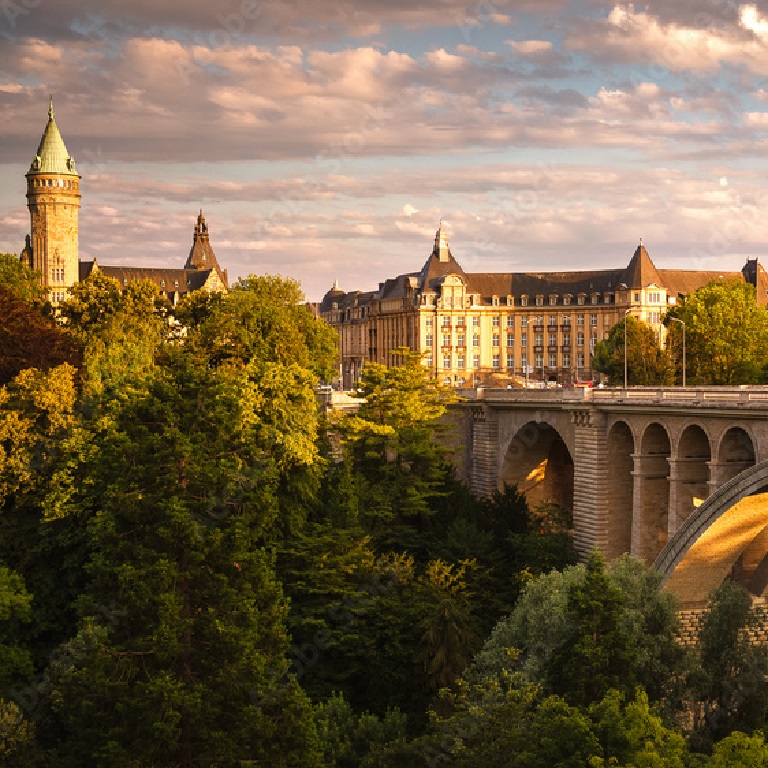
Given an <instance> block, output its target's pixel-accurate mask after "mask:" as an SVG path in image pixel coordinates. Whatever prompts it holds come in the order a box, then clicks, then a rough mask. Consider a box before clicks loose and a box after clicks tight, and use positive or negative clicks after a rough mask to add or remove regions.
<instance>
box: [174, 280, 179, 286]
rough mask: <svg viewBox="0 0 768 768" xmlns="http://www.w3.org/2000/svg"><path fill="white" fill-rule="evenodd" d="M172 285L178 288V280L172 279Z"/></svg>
mask: <svg viewBox="0 0 768 768" xmlns="http://www.w3.org/2000/svg"><path fill="white" fill-rule="evenodd" d="M173 286H174V288H178V287H179V281H178V280H174V281H173Z"/></svg>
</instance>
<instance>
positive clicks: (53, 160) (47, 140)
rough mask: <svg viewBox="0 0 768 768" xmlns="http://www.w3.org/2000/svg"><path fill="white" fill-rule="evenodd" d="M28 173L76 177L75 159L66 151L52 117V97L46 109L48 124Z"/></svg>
mask: <svg viewBox="0 0 768 768" xmlns="http://www.w3.org/2000/svg"><path fill="white" fill-rule="evenodd" d="M29 173H60V174H64V175H67V176H77V171H76V170H75V159H74V158H73V157H72V156H71V155H70V154H69V152H68V151H67V147H66V145H65V144H64V139H62V138H61V133H59V127H58V126H57V125H56V120H55V119H54V116H53V96H51V101H50V106H49V107H48V124H47V125H46V126H45V130H44V131H43V136H42V138H41V139H40V145H39V146H38V148H37V154H36V155H35V158H34V160H33V161H32V165H31V166H30V167H29Z"/></svg>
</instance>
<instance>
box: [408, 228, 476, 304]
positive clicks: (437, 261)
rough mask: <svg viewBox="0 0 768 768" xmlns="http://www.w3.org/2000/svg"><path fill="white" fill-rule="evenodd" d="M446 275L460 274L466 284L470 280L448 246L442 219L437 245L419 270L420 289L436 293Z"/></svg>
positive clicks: (436, 235)
mask: <svg viewBox="0 0 768 768" xmlns="http://www.w3.org/2000/svg"><path fill="white" fill-rule="evenodd" d="M446 275H460V276H461V278H462V279H463V280H464V283H465V284H467V283H468V282H469V281H468V280H467V276H466V274H465V273H464V270H463V269H462V268H461V265H460V264H459V262H458V261H456V259H454V258H453V254H452V253H451V249H450V248H449V247H448V235H446V233H445V230H444V229H443V222H442V221H441V222H440V227H439V228H438V230H437V232H435V245H434V248H432V253H431V255H430V257H429V258H428V259H427V260H426V262H425V263H424V266H423V267H422V268H421V272H419V288H420V290H421V291H423V292H434V293H436V292H437V290H438V287H437V286H438V284H439V282H440V280H441V279H442V278H444V277H445V276H446Z"/></svg>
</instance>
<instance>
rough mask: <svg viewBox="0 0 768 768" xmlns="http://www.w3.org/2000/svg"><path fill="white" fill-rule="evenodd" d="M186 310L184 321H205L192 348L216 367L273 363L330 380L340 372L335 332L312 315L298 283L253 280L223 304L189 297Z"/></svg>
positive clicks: (237, 287)
mask: <svg viewBox="0 0 768 768" xmlns="http://www.w3.org/2000/svg"><path fill="white" fill-rule="evenodd" d="M201 304H202V305H203V306H202V307H201V306H200V305H201ZM184 311H185V312H186V313H187V314H186V315H184V314H183V313H182V317H186V316H187V315H190V316H191V317H192V318H195V319H197V318H204V319H202V321H200V322H199V325H198V326H197V328H196V329H194V333H191V334H190V343H192V344H193V345H194V346H195V347H197V348H200V349H201V350H203V353H204V354H205V355H206V356H207V357H208V358H209V359H210V360H211V362H212V364H214V365H223V364H229V365H244V364H246V363H248V362H249V361H250V360H262V359H263V360H272V361H275V362H278V363H282V364H285V365H288V364H296V365H299V366H301V367H302V368H305V369H307V370H309V371H312V373H314V374H315V375H316V376H318V377H320V378H325V379H328V380H330V378H331V377H332V376H333V374H334V371H335V370H336V368H337V365H338V346H337V335H336V332H335V331H334V330H332V329H331V327H330V326H329V325H327V323H325V321H323V320H318V319H317V318H316V317H314V316H313V315H312V313H311V312H310V311H309V309H308V308H307V307H306V306H305V304H304V295H303V294H302V292H301V290H300V288H299V284H298V283H297V282H296V281H294V280H289V279H284V278H281V277H273V276H269V275H264V276H261V277H258V276H255V275H250V276H249V277H247V278H243V279H242V280H240V281H239V282H238V283H236V284H235V285H234V286H232V289H231V290H230V291H229V293H227V294H226V295H224V296H222V297H221V298H220V299H218V300H215V301H213V300H211V301H209V302H208V301H203V298H202V297H195V299H194V301H193V300H192V299H191V298H190V300H189V301H188V302H187V303H186V304H185V309H184Z"/></svg>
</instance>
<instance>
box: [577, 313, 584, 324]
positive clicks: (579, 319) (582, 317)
mask: <svg viewBox="0 0 768 768" xmlns="http://www.w3.org/2000/svg"><path fill="white" fill-rule="evenodd" d="M576 325H578V326H583V325H584V315H576Z"/></svg>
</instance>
